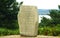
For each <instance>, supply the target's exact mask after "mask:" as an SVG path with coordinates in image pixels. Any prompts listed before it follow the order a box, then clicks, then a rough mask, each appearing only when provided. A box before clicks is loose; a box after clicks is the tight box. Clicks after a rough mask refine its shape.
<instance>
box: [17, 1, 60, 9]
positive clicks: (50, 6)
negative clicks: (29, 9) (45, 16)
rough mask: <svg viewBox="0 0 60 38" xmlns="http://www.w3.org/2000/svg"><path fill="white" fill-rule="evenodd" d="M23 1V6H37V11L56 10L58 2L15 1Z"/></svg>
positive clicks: (59, 3)
mask: <svg viewBox="0 0 60 38" xmlns="http://www.w3.org/2000/svg"><path fill="white" fill-rule="evenodd" d="M21 1H23V5H30V6H37V8H38V9H58V5H60V0H17V2H19V3H20V2H21Z"/></svg>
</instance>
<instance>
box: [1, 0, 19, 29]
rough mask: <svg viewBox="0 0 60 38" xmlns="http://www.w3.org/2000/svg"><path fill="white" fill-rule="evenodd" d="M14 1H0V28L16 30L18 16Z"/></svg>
mask: <svg viewBox="0 0 60 38" xmlns="http://www.w3.org/2000/svg"><path fill="white" fill-rule="evenodd" d="M17 5H18V3H17V2H16V0H0V27H5V28H18V25H16V24H15V23H16V21H17V14H18V7H17Z"/></svg>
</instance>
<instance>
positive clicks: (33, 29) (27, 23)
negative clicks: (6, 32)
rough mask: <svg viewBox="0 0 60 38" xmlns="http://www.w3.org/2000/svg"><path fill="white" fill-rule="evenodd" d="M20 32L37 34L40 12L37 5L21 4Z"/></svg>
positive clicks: (19, 15) (29, 34) (28, 34)
mask: <svg viewBox="0 0 60 38" xmlns="http://www.w3.org/2000/svg"><path fill="white" fill-rule="evenodd" d="M18 24H19V29H20V34H21V35H24V36H37V33H38V32H37V31H38V13H37V7H35V6H21V7H20V11H19V13H18Z"/></svg>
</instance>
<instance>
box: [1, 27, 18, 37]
mask: <svg viewBox="0 0 60 38" xmlns="http://www.w3.org/2000/svg"><path fill="white" fill-rule="evenodd" d="M17 34H19V29H15V30H10V29H5V28H0V36H3V35H17Z"/></svg>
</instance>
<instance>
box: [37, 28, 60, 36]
mask: <svg viewBox="0 0 60 38" xmlns="http://www.w3.org/2000/svg"><path fill="white" fill-rule="evenodd" d="M38 34H39V35H48V36H59V35H60V30H59V28H58V27H40V28H39V29H38Z"/></svg>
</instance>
